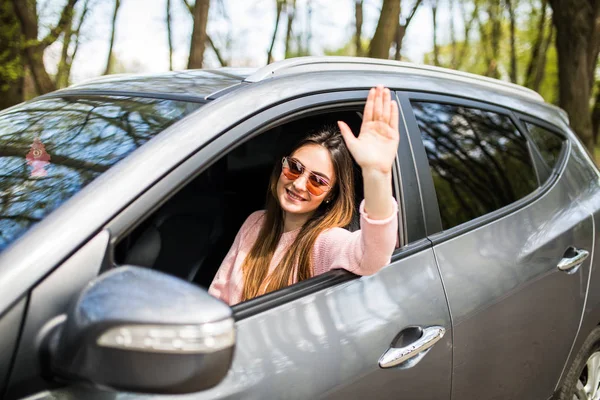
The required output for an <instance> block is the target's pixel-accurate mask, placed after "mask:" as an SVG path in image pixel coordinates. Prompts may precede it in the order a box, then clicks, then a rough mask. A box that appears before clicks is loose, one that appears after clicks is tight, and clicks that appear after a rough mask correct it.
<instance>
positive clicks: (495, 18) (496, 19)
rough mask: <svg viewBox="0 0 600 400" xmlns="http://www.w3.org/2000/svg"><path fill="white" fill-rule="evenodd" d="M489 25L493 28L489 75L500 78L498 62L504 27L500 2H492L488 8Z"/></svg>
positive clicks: (497, 0)
mask: <svg viewBox="0 0 600 400" xmlns="http://www.w3.org/2000/svg"><path fill="white" fill-rule="evenodd" d="M488 17H489V23H490V24H491V26H492V33H491V37H490V44H491V51H492V58H491V62H490V63H489V66H488V72H487V75H488V76H491V77H492V78H500V73H499V71H498V61H499V59H500V39H501V36H502V26H501V21H500V0H492V1H491V2H490V4H489V7H488Z"/></svg>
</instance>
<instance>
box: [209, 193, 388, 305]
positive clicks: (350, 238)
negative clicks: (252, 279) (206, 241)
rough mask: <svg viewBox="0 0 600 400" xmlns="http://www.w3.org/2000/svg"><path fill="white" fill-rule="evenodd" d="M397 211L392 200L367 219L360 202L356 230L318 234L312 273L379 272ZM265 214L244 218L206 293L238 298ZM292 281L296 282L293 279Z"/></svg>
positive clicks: (285, 241)
mask: <svg viewBox="0 0 600 400" xmlns="http://www.w3.org/2000/svg"><path fill="white" fill-rule="evenodd" d="M397 213H398V204H397V203H396V202H395V201H394V212H393V213H392V215H390V216H389V217H388V218H386V219H383V220H373V219H370V218H368V216H367V214H366V213H365V210H364V201H363V202H362V203H361V205H360V215H361V218H360V227H361V229H360V230H359V231H356V232H350V231H347V230H346V229H343V228H332V229H328V230H326V231H324V232H322V233H321V234H320V235H319V237H318V238H317V240H316V242H315V246H314V250H313V258H312V260H313V268H314V273H313V275H314V276H316V275H319V274H322V273H324V272H327V271H330V270H332V269H340V268H343V269H346V270H348V271H350V272H353V273H355V274H357V275H371V274H374V273H375V272H377V271H379V270H380V269H381V268H382V267H383V266H385V265H386V264H388V263H389V262H390V257H391V256H392V252H393V251H394V248H395V246H396V237H397V227H398V219H397ZM264 215H265V211H264V210H261V211H256V212H254V213H252V214H250V216H249V217H248V218H247V219H246V221H245V222H244V224H243V225H242V227H241V228H240V230H239V232H238V233H237V235H236V237H235V240H234V242H233V245H232V246H231V249H229V252H228V253H227V256H225V259H224V260H223V263H222V264H221V267H220V268H219V270H218V271H217V274H216V275H215V278H214V279H213V281H212V283H211V285H210V288H209V289H208V293H210V294H211V295H213V296H215V297H217V298H219V299H221V300H223V301H224V302H226V303H228V304H229V305H234V304H237V303H239V302H240V301H241V297H242V289H243V284H244V277H243V272H242V264H243V263H244V259H245V258H246V255H247V254H248V253H249V252H250V249H251V248H252V245H253V244H254V242H255V241H256V238H257V237H258V233H259V231H260V228H261V226H262V224H263V221H264ZM299 231H300V228H298V229H296V230H293V231H290V232H285V233H284V234H283V235H282V236H281V239H280V240H279V244H278V245H277V248H276V249H275V253H274V254H273V258H272V260H271V264H270V266H269V274H271V273H272V272H273V270H274V269H275V267H276V266H277V265H278V264H279V262H280V261H281V259H282V258H283V256H284V254H285V252H286V250H287V249H288V248H289V247H290V245H291V244H292V243H293V241H294V239H295V238H296V236H297V235H298V232H299ZM293 283H296V278H294V280H293Z"/></svg>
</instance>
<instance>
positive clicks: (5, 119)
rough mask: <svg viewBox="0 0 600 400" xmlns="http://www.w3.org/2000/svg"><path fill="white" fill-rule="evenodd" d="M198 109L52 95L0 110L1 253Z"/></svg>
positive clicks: (144, 101) (157, 101)
mask: <svg viewBox="0 0 600 400" xmlns="http://www.w3.org/2000/svg"><path fill="white" fill-rule="evenodd" d="M199 106H201V104H196V103H185V102H178V101H171V100H160V99H149V98H129V97H90V98H81V99H75V98H51V99H42V100H38V101H35V102H31V103H26V104H23V105H21V106H18V107H16V108H12V109H9V110H7V111H5V112H3V113H1V114H0V171H1V172H0V195H1V196H2V197H1V198H0V251H1V250H3V249H4V248H5V247H6V246H8V245H9V244H10V243H11V242H12V241H14V240H15V239H16V238H18V237H19V236H21V235H22V234H23V233H24V232H25V231H26V230H27V229H29V228H30V227H31V226H32V225H33V224H35V223H36V222H38V221H40V220H41V219H42V218H44V216H46V215H47V214H49V213H50V212H51V211H53V210H54V209H56V208H57V207H58V206H60V205H61V204H62V203H63V202H65V201H66V200H67V199H69V198H70V197H71V196H73V195H74V194H75V193H77V192H78V191H80V190H81V189H82V188H83V187H84V186H85V185H87V184H88V183H90V182H91V181H92V180H93V179H95V178H96V177H97V176H99V175H100V174H101V173H102V172H104V171H106V170H107V169H108V168H110V167H111V166H112V165H114V164H115V163H116V162H117V161H119V160H121V159H123V158H124V157H125V156H127V155H128V154H129V153H131V152H132V151H133V150H135V149H136V148H138V147H139V146H141V145H142V144H144V143H145V142H146V141H148V140H149V139H150V138H152V137H153V136H154V135H156V134H157V133H159V132H160V131H162V130H163V129H165V128H166V127H167V126H169V125H170V124H172V123H173V122H175V121H177V120H178V119H180V118H181V117H183V116H184V115H186V114H187V113H189V112H191V111H193V110H195V109H197V108H198V107H199Z"/></svg>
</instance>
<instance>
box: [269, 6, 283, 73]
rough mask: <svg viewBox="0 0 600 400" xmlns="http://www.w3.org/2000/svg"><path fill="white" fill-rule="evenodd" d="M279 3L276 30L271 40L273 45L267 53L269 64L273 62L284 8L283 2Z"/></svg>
mask: <svg viewBox="0 0 600 400" xmlns="http://www.w3.org/2000/svg"><path fill="white" fill-rule="evenodd" d="M275 2H276V3H277V4H276V6H277V11H276V13H275V28H274V29H273V37H272V38H271V45H270V46H269V51H268V52H267V64H270V63H271V61H273V47H274V46H275V39H277V31H278V30H279V20H280V19H281V10H282V8H283V0H275Z"/></svg>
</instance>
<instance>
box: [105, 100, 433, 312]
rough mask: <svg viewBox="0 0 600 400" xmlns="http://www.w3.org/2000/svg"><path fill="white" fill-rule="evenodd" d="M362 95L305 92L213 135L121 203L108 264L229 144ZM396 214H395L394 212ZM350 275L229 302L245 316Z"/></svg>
mask: <svg viewBox="0 0 600 400" xmlns="http://www.w3.org/2000/svg"><path fill="white" fill-rule="evenodd" d="M367 95H368V91H367V90H346V91H335V92H328V93H320V94H307V95H305V96H303V97H297V98H294V99H289V100H286V101H283V102H280V103H278V104H276V105H273V106H272V107H270V108H268V109H262V110H258V111H256V112H255V113H254V114H253V115H252V116H250V117H248V118H246V119H244V120H242V121H237V122H236V125H234V126H232V127H230V128H228V129H226V130H224V131H223V132H220V133H219V134H218V135H215V136H214V137H213V138H212V139H211V140H209V141H207V142H206V143H205V144H204V145H203V146H202V147H199V148H198V149H197V150H196V151H195V152H194V153H193V154H192V155H191V156H190V157H189V158H188V159H186V160H185V161H183V162H182V163H181V164H180V165H179V166H178V167H177V168H175V169H174V170H172V171H171V172H170V173H169V174H167V175H166V176H165V177H163V178H162V179H161V180H160V181H158V182H157V183H155V184H154V185H153V186H152V187H151V188H149V189H148V190H147V191H145V192H144V193H143V194H141V195H140V196H139V197H138V198H137V199H136V200H135V201H134V202H133V203H131V204H130V205H129V206H128V207H126V208H125V209H124V210H123V211H122V212H121V213H120V214H119V215H117V216H116V217H115V218H113V219H112V220H111V221H110V222H109V223H108V224H107V225H106V226H105V227H104V228H105V229H108V230H109V231H110V232H111V244H110V248H111V249H110V251H109V253H110V255H109V257H110V262H109V263H108V264H109V265H111V266H115V265H116V263H115V260H114V248H115V246H116V244H117V243H118V242H119V241H120V240H121V239H122V238H124V237H125V236H126V235H127V234H129V233H130V232H131V231H132V230H133V229H135V228H136V227H137V226H138V225H139V224H140V223H141V222H142V221H143V220H144V218H146V217H147V216H148V215H150V214H151V213H152V212H154V211H156V210H157V209H158V208H159V207H160V206H162V205H163V204H164V203H165V202H166V201H167V200H168V199H169V198H170V196H169V195H168V193H175V192H177V191H179V190H180V189H181V188H183V187H184V186H185V185H187V184H188V183H189V182H190V181H191V180H193V179H194V178H195V177H197V176H198V175H199V174H201V173H202V172H204V171H205V170H206V169H207V168H208V167H210V166H211V165H212V164H213V163H214V162H216V161H217V160H219V159H220V158H221V157H222V155H223V152H225V151H230V150H231V149H232V148H233V147H234V144H235V145H236V146H237V145H240V144H242V143H244V142H246V141H248V140H251V139H252V138H254V137H256V136H258V135H260V134H262V133H264V132H265V131H267V130H269V129H271V128H272V127H274V126H277V125H280V124H282V123H285V122H288V121H289V120H292V119H296V118H301V117H304V116H307V115H309V114H311V113H314V112H315V111H320V110H323V109H327V110H332V111H333V110H336V109H340V108H342V109H346V108H348V107H351V106H353V105H359V104H364V101H365V99H366V97H367ZM401 123H402V121H401ZM401 132H402V130H401ZM406 133H407V132H406V130H404V134H406ZM401 136H402V133H401ZM402 140H403V138H402V137H401V143H402ZM404 140H407V138H406V137H405V138H404ZM411 159H412V157H411ZM198 165H202V167H200V168H198V167H197V166H198ZM398 167H399V163H395V168H394V173H393V175H394V184H395V185H397V186H396V189H398V190H397V191H396V192H395V193H396V194H397V195H399V196H400V200H399V204H403V202H402V200H401V199H402V198H408V197H410V194H407V193H404V192H401V191H400V187H401V186H402V185H401V184H400V185H398V181H402V180H403V179H404V178H403V174H404V171H405V170H402V173H401V172H400V171H398V170H397V168H398ZM402 167H403V168H405V169H406V170H407V171H406V172H410V171H411V170H414V165H413V164H412V163H406V165H404V163H403V165H402ZM412 194H413V195H417V193H415V192H412ZM399 218H401V214H400V213H399ZM405 226H407V224H405ZM408 227H410V226H408ZM410 231H411V230H410V229H408V232H409V233H410ZM399 235H400V236H399V237H400V238H402V232H399ZM427 246H431V244H430V243H429V241H428V240H426V239H423V240H421V241H418V242H416V243H411V244H410V245H407V246H401V247H399V248H397V249H396V251H395V252H394V254H393V256H392V261H395V260H398V259H400V258H404V257H407V256H409V255H411V254H414V253H415V252H417V251H420V250H422V249H423V248H425V247H427ZM356 278H358V276H357V275H354V274H352V273H350V272H347V271H343V270H341V271H330V272H328V273H326V274H322V275H319V276H317V277H314V278H312V279H310V280H307V281H304V282H300V283H298V284H296V285H294V286H291V287H289V288H284V289H281V290H278V291H276V292H272V293H269V294H266V295H264V296H261V297H260V298H256V299H253V300H250V301H248V302H247V303H241V304H239V305H235V306H233V307H232V309H233V311H234V317H235V318H236V320H240V319H243V318H247V317H250V316H253V315H256V314H259V313H261V312H264V311H266V310H270V309H272V308H274V307H277V306H279V305H282V304H285V303H288V302H290V301H292V300H295V299H297V298H300V297H303V296H306V295H308V294H311V293H315V292H318V291H321V290H324V289H327V288H329V287H331V286H334V285H336V284H338V283H341V282H345V281H348V280H352V279H356ZM238 309H239V311H238ZM238 313H239V315H238Z"/></svg>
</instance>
